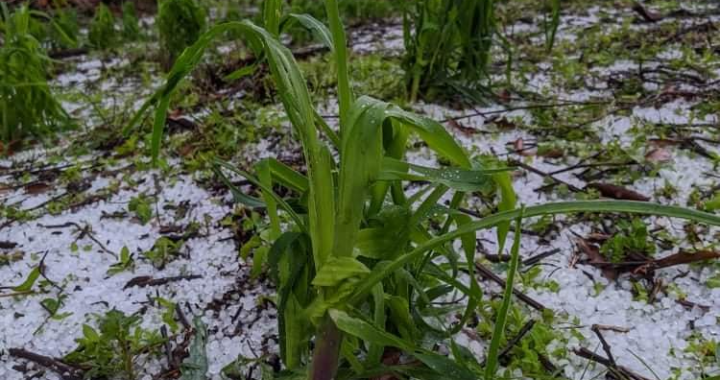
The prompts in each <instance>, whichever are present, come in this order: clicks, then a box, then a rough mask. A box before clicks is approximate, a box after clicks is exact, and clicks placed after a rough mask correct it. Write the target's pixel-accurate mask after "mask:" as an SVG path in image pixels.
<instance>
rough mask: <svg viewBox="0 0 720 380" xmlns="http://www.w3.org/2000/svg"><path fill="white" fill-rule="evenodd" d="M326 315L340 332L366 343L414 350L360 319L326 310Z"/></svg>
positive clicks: (402, 341)
mask: <svg viewBox="0 0 720 380" xmlns="http://www.w3.org/2000/svg"><path fill="white" fill-rule="evenodd" d="M328 314H329V315H330V318H332V320H333V322H335V325H336V326H337V327H338V328H339V329H340V330H342V331H344V332H346V333H348V334H350V335H353V336H356V337H358V338H360V339H362V340H364V341H366V342H369V343H373V344H379V345H382V346H390V347H397V348H400V349H402V350H405V351H409V352H412V351H413V350H414V349H415V347H414V345H413V344H412V343H411V342H408V341H406V340H404V339H400V338H398V337H396V336H394V335H392V334H390V333H388V332H386V331H385V330H382V329H379V328H377V327H375V326H373V325H372V324H370V323H368V322H366V321H364V320H362V319H359V318H355V317H351V316H350V315H349V314H348V313H346V312H344V311H341V310H336V309H330V310H328Z"/></svg>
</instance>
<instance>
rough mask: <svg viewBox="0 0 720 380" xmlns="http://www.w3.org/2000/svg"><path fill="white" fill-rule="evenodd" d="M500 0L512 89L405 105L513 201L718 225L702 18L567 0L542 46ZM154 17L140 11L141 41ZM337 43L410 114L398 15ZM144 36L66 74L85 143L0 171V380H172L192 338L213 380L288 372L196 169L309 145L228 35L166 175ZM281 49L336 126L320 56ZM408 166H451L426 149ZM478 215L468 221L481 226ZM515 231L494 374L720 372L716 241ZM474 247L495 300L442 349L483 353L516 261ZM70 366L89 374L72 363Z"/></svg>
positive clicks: (595, 231)
mask: <svg viewBox="0 0 720 380" xmlns="http://www.w3.org/2000/svg"><path fill="white" fill-rule="evenodd" d="M510 3H511V4H506V5H504V8H503V11H502V12H501V13H502V15H503V17H504V18H505V19H503V20H502V25H503V27H502V33H503V36H504V38H505V39H506V43H507V44H508V45H509V46H512V48H511V49H510V50H509V51H508V49H505V48H503V47H501V46H498V47H497V48H496V50H497V52H496V53H497V56H498V59H497V64H496V65H494V66H493V70H494V73H495V74H494V80H495V81H496V82H502V81H507V83H508V86H506V87H507V88H508V89H507V90H505V89H500V90H498V94H499V96H497V97H495V98H494V100H492V101H488V102H485V103H480V102H471V101H467V100H465V101H463V102H460V101H458V102H454V101H451V102H442V103H433V102H432V101H428V100H419V101H418V102H416V103H409V102H407V101H403V106H404V107H406V108H408V109H414V110H416V111H418V112H420V113H424V114H426V115H428V116H430V117H432V118H434V119H436V120H438V121H442V123H443V125H444V126H445V127H446V128H447V130H448V131H450V132H451V133H452V134H453V135H454V136H455V137H456V138H457V139H458V140H460V141H461V142H462V143H463V144H464V147H465V148H466V149H467V150H468V151H469V152H472V153H473V154H492V155H495V156H497V157H500V158H501V160H503V161H506V162H507V163H508V165H510V166H512V167H514V168H515V169H516V170H514V171H513V186H514V188H515V190H516V192H517V193H518V197H519V200H520V202H521V203H523V204H525V205H533V204H539V203H543V202H547V201H557V200H566V199H595V198H601V197H606V198H616V199H629V200H641V201H642V200H651V201H654V202H658V203H662V204H668V205H681V206H686V207H691V208H697V209H702V210H705V211H709V212H714V211H715V210H717V209H720V186H718V184H719V183H720V180H719V178H720V175H718V171H717V167H718V164H719V163H720V155H719V154H720V121H719V120H718V116H717V113H718V112H719V111H720V80H719V79H718V78H720V31H719V30H718V28H720V8H718V7H717V5H716V4H713V3H712V2H700V1H693V2H677V3H673V2H654V3H653V4H651V5H648V7H647V8H645V7H643V6H637V5H635V6H634V5H633V4H632V3H630V2H617V3H613V4H615V5H612V6H611V5H607V4H605V3H604V2H600V1H588V2H569V5H568V6H567V7H565V8H563V10H562V14H561V18H560V25H559V28H558V31H557V35H556V37H555V38H556V41H555V46H554V47H553V49H552V51H551V52H549V53H546V51H545V36H544V35H543V30H544V29H543V22H546V21H545V19H544V18H543V17H542V16H538V15H536V14H533V13H531V12H526V6H527V5H528V3H529V2H527V1H518V2H517V3H516V4H512V3H513V2H512V1H511V2H510ZM528 9H529V8H528ZM211 13H212V14H213V17H216V18H219V17H221V14H220V13H222V12H220V11H219V10H218V11H217V12H211ZM152 24H153V19H152V17H150V16H148V17H146V18H144V19H142V26H143V29H144V30H146V33H148V34H149V35H151V34H152V30H153V28H152ZM349 40H350V46H351V48H352V50H351V54H352V58H351V60H350V62H351V72H352V76H353V80H354V85H355V86H356V87H357V89H358V92H361V93H366V94H371V95H373V96H376V97H379V98H382V99H387V100H394V99H405V98H407V93H406V85H405V79H404V72H403V69H402V66H401V64H400V61H401V59H402V55H403V40H402V20H401V19H400V18H397V17H395V18H393V17H391V18H386V19H381V20H374V21H372V22H369V21H366V22H362V23H354V24H353V26H352V27H351V28H350V31H349ZM152 41H153V38H152V37H150V38H147V39H146V40H145V41H141V42H135V43H132V44H126V45H123V46H122V47H119V48H116V49H115V50H113V51H111V52H108V51H106V52H101V51H90V52H85V51H80V52H77V54H79V55H75V54H68V55H69V56H65V57H63V58H60V59H59V62H58V63H57V65H56V73H55V74H56V75H55V77H54V79H53V82H52V85H53V87H54V88H55V89H57V91H58V92H59V93H60V94H61V98H62V99H63V107H64V108H65V110H66V111H68V112H69V113H70V114H71V115H72V117H73V119H74V120H75V121H76V123H77V128H76V129H75V130H72V131H69V132H66V133H63V134H61V135H58V136H57V137H55V138H52V139H51V140H50V141H42V142H37V143H35V144H29V145H27V146H25V147H23V148H20V149H17V151H15V152H14V154H12V155H11V156H6V157H4V158H2V159H1V160H0V199H2V202H1V205H0V216H1V219H0V326H1V327H2V328H0V355H1V356H0V378H3V379H8V380H20V379H53V380H54V379H77V378H81V377H82V376H101V375H102V373H103V372H102V371H103V370H108V368H105V367H103V366H110V365H114V364H112V363H116V360H114V358H115V357H121V358H122V357H124V356H123V355H125V357H127V358H126V359H127V360H125V361H124V363H125V365H124V366H122V367H120V370H121V371H124V372H122V373H123V374H124V375H123V376H125V377H128V378H133V379H142V380H149V379H161V378H176V377H177V376H178V375H179V373H180V372H181V368H182V366H183V365H184V364H183V361H184V360H185V359H186V358H187V357H188V356H189V355H192V353H193V350H198V349H199V348H198V347H196V343H197V342H201V343H202V344H203V345H204V347H202V349H204V350H205V352H206V358H207V360H208V376H209V377H210V378H212V379H220V378H231V379H242V378H245V377H246V376H247V377H249V378H260V377H261V376H263V374H264V375H266V376H267V374H268V373H272V372H273V369H277V368H278V367H279V362H278V352H279V346H278V341H277V326H276V325H277V315H276V309H275V308H276V304H275V288H274V286H273V284H272V282H271V281H270V280H269V279H268V276H267V273H266V271H265V269H266V268H264V266H263V264H262V260H256V258H257V257H258V256H261V255H263V254H265V253H266V250H267V248H266V247H267V239H268V221H267V220H266V218H265V214H264V210H262V209H252V208H248V207H244V206H241V205H239V204H237V203H236V202H234V199H233V195H232V194H231V193H230V192H229V191H228V189H227V187H226V186H225V185H224V184H223V182H222V181H220V180H219V179H218V177H217V176H216V175H215V174H214V172H213V170H212V169H213V168H212V165H211V164H210V162H212V159H213V158H215V157H220V158H223V159H227V160H230V161H232V162H233V163H234V164H236V165H237V166H239V167H241V168H249V167H250V166H251V165H252V164H253V163H255V162H257V161H258V160H260V159H262V158H264V157H275V158H277V159H279V160H280V161H282V162H284V163H286V164H288V165H290V166H292V167H295V168H298V169H302V168H303V160H302V152H301V148H300V146H299V144H298V141H297V138H296V137H295V136H293V135H292V134H291V133H290V126H289V124H288V122H287V120H286V118H285V115H284V112H283V109H282V107H281V106H280V105H279V104H278V103H277V102H276V98H275V95H274V94H273V91H274V90H273V89H272V83H271V81H270V80H268V79H267V78H266V76H264V75H266V73H263V72H260V73H256V74H253V75H252V76H251V77H248V78H243V79H241V80H238V81H235V82H231V83H226V82H224V81H222V80H221V75H219V74H218V73H220V74H226V73H229V72H232V70H233V69H234V68H237V67H239V65H241V64H242V63H243V62H245V60H246V59H247V57H246V56H244V53H243V52H244V51H245V50H244V48H243V47H242V46H241V44H239V43H237V42H235V41H233V40H231V39H228V40H227V41H226V42H224V43H221V44H219V45H218V46H216V47H215V49H214V51H213V53H212V54H211V56H210V57H209V58H208V59H207V62H205V63H204V64H203V65H202V67H201V69H199V70H198V72H197V73H196V75H195V76H194V78H193V80H191V81H188V82H187V83H185V84H184V85H183V88H182V89H181V91H180V94H179V95H178V96H176V97H175V99H174V101H173V106H172V109H173V111H172V112H171V115H170V117H169V121H168V128H167V130H168V135H167V137H166V140H167V144H166V145H165V146H164V148H163V152H162V160H161V165H160V167H153V166H151V165H150V161H149V159H148V154H147V152H148V148H147V147H148V141H149V133H148V132H149V129H145V130H137V131H134V132H133V133H131V134H130V135H129V136H126V135H123V134H122V133H121V130H122V127H123V126H124V125H126V124H127V122H128V119H129V118H130V117H131V115H132V111H133V110H135V109H137V107H138V106H139V105H140V104H141V103H142V101H143V99H145V98H146V97H148V96H149V95H150V94H151V93H152V91H154V90H155V89H157V88H158V87H159V86H160V85H161V83H162V79H163V74H162V70H161V68H160V66H159V65H157V64H155V63H154V62H155V61H156V59H155V55H156V54H157V50H158V49H159V48H158V46H157V44H155V43H153V42H152ZM308 46H309V47H308ZM293 49H294V50H296V51H297V52H298V56H299V57H300V58H298V59H299V61H300V63H301V66H302V70H303V73H304V74H305V75H306V77H307V79H308V82H309V83H310V85H311V87H312V90H313V92H314V95H315V99H316V100H317V101H318V106H319V107H320V109H321V110H322V112H321V113H322V116H323V117H325V118H326V120H327V121H328V122H329V124H330V125H331V127H332V126H333V124H334V122H335V120H336V114H337V103H336V101H335V100H334V99H335V98H334V96H335V94H333V93H332V92H331V91H328V88H332V84H333V80H334V73H333V72H332V69H331V66H332V65H331V62H330V57H329V56H328V55H327V52H326V51H325V50H323V49H322V48H317V47H315V46H314V45H306V46H302V47H296V46H294V47H293ZM508 54H511V55H512V60H510V63H509V66H506V62H507V61H508V60H507V59H504V58H507V56H508ZM500 57H503V59H500ZM510 84H511V85H510ZM421 99H422V97H421ZM408 156H409V159H410V161H412V162H414V163H417V164H423V165H429V166H437V165H441V164H442V162H438V161H437V159H436V157H435V156H434V155H433V154H431V153H430V151H429V150H428V149H427V148H426V147H425V146H423V145H422V144H420V143H417V144H414V145H413V148H412V149H411V150H410V152H409V154H408ZM233 180H234V181H235V183H236V185H238V186H240V185H242V186H243V188H244V189H246V190H247V191H252V187H250V186H246V185H247V183H244V182H243V181H242V180H241V179H239V178H235V179H233ZM471 200H472V202H471V203H470V204H468V205H466V208H467V209H468V211H469V212H470V213H474V214H478V215H480V216H482V215H484V214H486V213H488V212H489V211H490V210H489V209H488V205H487V204H486V203H484V202H483V199H482V197H477V198H471ZM522 232H523V234H522V244H521V251H520V254H521V257H522V266H521V269H520V278H519V281H518V283H517V284H516V298H515V302H514V303H513V306H512V309H511V311H510V314H509V315H510V316H509V320H508V335H509V337H514V339H509V340H508V341H509V342H508V343H509V345H508V347H507V350H505V351H503V355H502V357H501V359H502V360H501V365H502V367H503V370H501V371H500V373H502V376H504V377H506V378H549V379H550V378H557V379H572V380H589V379H594V378H601V377H603V376H607V377H608V378H614V379H626V378H627V379H660V380H665V379H700V378H706V377H711V376H718V375H720V346H719V345H718V341H720V326H719V325H718V317H720V262H719V261H718V260H717V258H718V257H720V251H718V247H717V241H718V237H719V236H720V234H718V233H719V232H720V230H718V229H716V228H707V227H704V226H702V225H699V224H695V223H689V222H682V221H678V220H674V219H668V218H659V217H630V216H627V215H602V216H600V215H585V214H583V215H577V216H568V217H554V218H552V217H543V218H535V219H526V220H524V223H523V231H522ZM477 239H478V242H479V243H480V244H479V245H478V248H479V249H478V252H477V262H478V269H479V271H478V272H479V273H478V275H479V276H480V278H481V285H482V287H483V292H484V296H485V297H486V298H487V300H488V304H487V305H486V306H485V307H484V309H481V312H479V313H478V316H477V318H476V321H475V323H473V324H471V325H468V326H464V327H463V328H462V330H461V333H460V334H459V335H458V336H457V337H456V338H455V339H456V341H457V343H459V344H462V345H464V346H465V347H467V348H469V349H470V351H471V352H472V353H474V354H475V355H477V356H478V357H483V355H484V353H485V352H486V350H487V342H488V341H489V340H488V339H487V336H488V335H489V334H490V333H491V332H492V327H491V324H489V323H486V322H484V321H485V320H486V317H488V316H491V315H492V313H493V310H494V309H495V308H497V299H498V298H499V297H500V296H501V293H502V287H501V286H502V284H503V278H504V277H505V275H506V270H507V268H508V265H507V261H508V257H509V256H508V255H507V253H508V252H500V253H498V245H497V239H496V236H495V235H494V234H493V233H492V232H482V233H478V236H477ZM263 249H264V250H265V251H263ZM438 302H444V304H445V305H446V306H447V307H452V306H453V305H454V304H462V303H463V302H464V300H463V299H462V297H461V295H459V294H453V295H451V296H449V297H447V298H444V299H441V300H438ZM449 315H450V317H448V318H449V320H448V323H452V322H453V319H454V317H452V316H453V315H454V314H453V313H450V314H449ZM205 329H207V336H206V337H205V339H201V340H198V339H196V338H197V335H198V331H205ZM114 342H122V344H120V345H117V344H115V343H114ZM445 343H446V342H445ZM438 344H439V345H440V346H441V347H440V348H439V350H440V351H442V350H447V348H443V347H442V345H443V344H444V342H438ZM82 345H84V349H82V350H79V349H78V348H79V347H81V346H82ZM117 347H120V349H116V348H117ZM122 347H127V348H128V350H130V351H132V352H133V354H132V355H130V356H128V353H127V352H126V351H127V350H123V349H122ZM73 355H74V356H75V358H76V359H77V358H78V357H80V359H82V360H85V362H91V363H93V367H92V368H88V367H82V368H81V367H77V366H74V365H72V364H69V363H70V362H71V361H72V360H68V357H69V356H73ZM128 362H129V363H128ZM93 371H96V372H93ZM263 378H264V377H263Z"/></svg>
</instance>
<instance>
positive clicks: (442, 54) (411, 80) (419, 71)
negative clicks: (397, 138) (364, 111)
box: [404, 0, 495, 101]
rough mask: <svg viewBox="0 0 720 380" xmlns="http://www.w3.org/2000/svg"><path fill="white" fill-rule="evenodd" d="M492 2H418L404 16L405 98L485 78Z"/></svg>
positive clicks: (492, 27)
mask: <svg viewBox="0 0 720 380" xmlns="http://www.w3.org/2000/svg"><path fill="white" fill-rule="evenodd" d="M494 9H495V2H494V0H419V1H415V2H412V4H410V5H408V6H406V8H405V12H404V40H405V51H406V53H405V59H404V66H405V70H406V72H407V82H408V87H409V89H410V99H411V101H415V100H416V99H417V96H418V95H419V94H420V93H421V92H422V93H426V92H427V91H428V90H433V89H435V90H437V89H443V88H445V89H447V87H448V86H449V84H450V83H452V82H456V83H457V82H459V83H465V84H468V85H470V86H472V85H475V84H477V83H478V82H479V81H481V80H482V79H483V78H485V77H486V76H487V66H488V62H489V60H490V49H491V48H492V46H493V39H494V35H495V15H494Z"/></svg>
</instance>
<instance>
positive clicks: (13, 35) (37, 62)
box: [0, 4, 69, 153]
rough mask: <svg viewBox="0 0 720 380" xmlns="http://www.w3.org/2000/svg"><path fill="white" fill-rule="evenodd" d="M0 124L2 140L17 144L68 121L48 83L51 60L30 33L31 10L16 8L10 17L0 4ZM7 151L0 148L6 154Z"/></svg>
mask: <svg viewBox="0 0 720 380" xmlns="http://www.w3.org/2000/svg"><path fill="white" fill-rule="evenodd" d="M0 12H1V15H2V19H0V35H1V36H2V40H3V44H2V45H1V46H0V122H2V141H3V142H4V143H5V144H12V143H15V142H19V141H20V140H21V139H22V138H24V137H26V136H28V135H32V136H34V137H45V136H47V135H49V134H50V133H51V132H53V131H56V130H57V129H58V128H60V127H62V126H67V125H68V124H69V118H68V116H67V114H66V113H65V111H64V110H63V109H62V107H61V106H60V103H59V102H58V100H57V99H56V98H55V96H53V94H52V91H51V90H50V86H49V85H48V82H47V76H48V70H49V68H50V66H51V61H50V59H49V58H48V57H47V55H46V54H45V51H44V50H43V48H42V47H41V44H40V41H38V40H37V39H36V38H35V37H34V36H33V35H32V34H31V30H30V27H31V25H32V21H33V20H32V11H30V9H29V8H28V7H27V6H22V7H19V8H17V9H16V10H15V12H14V13H12V14H10V12H9V10H8V9H7V7H6V6H5V5H4V4H0ZM9 150H10V149H9V148H8V149H0V151H3V152H4V153H7V152H8V151H9Z"/></svg>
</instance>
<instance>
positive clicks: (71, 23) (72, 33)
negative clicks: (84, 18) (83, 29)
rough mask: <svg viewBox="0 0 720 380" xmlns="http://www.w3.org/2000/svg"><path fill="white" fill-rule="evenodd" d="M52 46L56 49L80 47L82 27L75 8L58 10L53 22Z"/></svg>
mask: <svg viewBox="0 0 720 380" xmlns="http://www.w3.org/2000/svg"><path fill="white" fill-rule="evenodd" d="M51 25H52V28H51V32H50V38H51V45H52V46H53V47H55V48H76V47H78V41H79V39H78V36H79V35H80V26H79V24H78V17H77V12H76V11H75V9H73V8H70V7H68V8H58V9H57V10H56V11H55V12H54V14H53V18H52V21H51Z"/></svg>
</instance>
